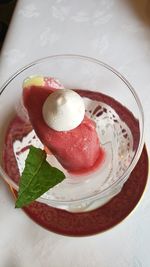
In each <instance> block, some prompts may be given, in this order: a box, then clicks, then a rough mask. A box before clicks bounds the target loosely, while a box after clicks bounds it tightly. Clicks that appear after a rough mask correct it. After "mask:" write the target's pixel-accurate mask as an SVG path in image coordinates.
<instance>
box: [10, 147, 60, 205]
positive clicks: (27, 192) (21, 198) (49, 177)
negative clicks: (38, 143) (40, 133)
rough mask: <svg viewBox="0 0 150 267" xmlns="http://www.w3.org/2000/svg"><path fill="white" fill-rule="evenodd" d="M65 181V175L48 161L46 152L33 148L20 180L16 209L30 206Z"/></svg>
mask: <svg viewBox="0 0 150 267" xmlns="http://www.w3.org/2000/svg"><path fill="white" fill-rule="evenodd" d="M64 179H65V175H64V173H63V172H62V171H60V170H59V169H57V168H55V167H52V166H51V165H50V164H49V163H48V162H47V161H46V152H45V151H44V150H42V149H40V148H36V147H34V146H31V147H30V151H29V154H28V156H27V159H26V162H25V168H24V171H23V173H22V176H21V178H20V183H19V191H18V198H17V200H16V205H15V207H16V208H22V207H24V206H26V205H28V204H30V203H31V202H33V201H34V200H36V199H37V198H39V197H40V196H41V195H43V194H44V193H45V192H47V191H48V190H49V189H50V188H52V187H54V186H55V185H57V184H58V183H61V182H62V181H63V180H64Z"/></svg>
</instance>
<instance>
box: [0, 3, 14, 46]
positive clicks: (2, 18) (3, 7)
mask: <svg viewBox="0 0 150 267" xmlns="http://www.w3.org/2000/svg"><path fill="white" fill-rule="evenodd" d="M16 2H17V1H16V0H0V49H1V47H2V44H3V41H4V39H5V35H6V32H7V29H8V26H9V23H10V20H11V17H12V13H13V10H14V8H15V5H16Z"/></svg>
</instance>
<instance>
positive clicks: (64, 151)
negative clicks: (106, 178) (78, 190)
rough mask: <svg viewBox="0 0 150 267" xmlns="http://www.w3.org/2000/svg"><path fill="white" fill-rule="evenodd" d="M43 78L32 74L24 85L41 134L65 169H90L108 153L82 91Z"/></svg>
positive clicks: (26, 101)
mask: <svg viewBox="0 0 150 267" xmlns="http://www.w3.org/2000/svg"><path fill="white" fill-rule="evenodd" d="M43 80H44V79H43ZM43 80H42V79H40V83H38V82H36V79H35V78H34V81H33V80H32V78H31V82H30V81H29V80H27V82H26V81H25V82H24V86H23V87H24V89H23V102H24V106H25V108H26V109H27V111H28V115H29V119H30V122H31V124H32V126H33V128H34V130H35V132H36V134H37V136H38V137H39V139H40V140H41V142H42V143H43V144H44V145H45V146H46V147H47V148H48V149H49V150H50V151H51V152H52V154H53V155H54V156H55V157H56V158H57V159H58V161H59V162H60V163H61V165H62V166H63V167H64V168H65V169H67V170H68V171H70V172H79V173H82V172H86V171H89V170H90V169H91V168H93V166H94V165H95V164H96V163H97V161H99V163H100V162H101V160H103V156H104V151H103V150H102V148H101V146H100V142H99V138H98V135H97V132H96V125H95V122H93V121H92V120H91V119H90V118H88V117H87V116H85V115H84V113H85V108H84V103H83V100H82V98H81V97H80V96H79V94H77V93H76V92H74V91H72V90H66V89H56V88H54V87H52V86H47V85H45V84H44V83H43ZM38 81H39V78H38ZM34 83H35V84H34ZM62 88H63V86H62Z"/></svg>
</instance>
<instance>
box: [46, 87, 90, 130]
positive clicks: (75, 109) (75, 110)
mask: <svg viewBox="0 0 150 267" xmlns="http://www.w3.org/2000/svg"><path fill="white" fill-rule="evenodd" d="M84 115H85V106H84V101H83V99H82V97H80V95H79V94H77V93H76V92H74V91H73V90H70V89H58V90H56V91H55V92H53V93H51V94H50V95H49V96H48V97H47V99H46V101H45V103H44V105H43V118H44V121H45V123H46V124H47V125H48V126H49V127H50V128H52V129H54V130H56V131H69V130H72V129H74V128H76V127H77V126H78V125H79V124H80V123H81V122H82V120H83V118H84Z"/></svg>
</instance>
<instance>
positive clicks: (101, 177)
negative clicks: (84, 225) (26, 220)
mask: <svg viewBox="0 0 150 267" xmlns="http://www.w3.org/2000/svg"><path fill="white" fill-rule="evenodd" d="M35 75H36V76H39V77H54V78H55V79H56V80H54V83H55V81H56V84H54V87H55V88H56V89H58V88H60V87H61V85H60V83H61V84H63V86H64V88H67V89H72V90H75V91H76V92H77V93H78V94H79V95H80V96H81V97H82V98H83V100H84V105H85V114H86V116H87V117H88V118H89V119H90V120H92V121H94V123H95V125H96V132H97V136H98V139H99V144H100V147H101V149H102V150H101V151H103V156H102V154H101V157H100V158H99V159H98V160H97V161H96V162H95V164H94V165H93V166H92V167H91V168H90V169H88V170H87V171H82V170H81V171H79V172H74V171H68V170H67V169H66V168H64V167H63V166H62V164H61V163H60V162H59V160H58V159H57V158H56V157H55V156H54V155H53V154H52V153H49V152H48V154H47V161H48V162H49V163H50V164H51V165H52V166H55V167H57V168H58V169H60V170H62V171H63V172H64V174H65V176H66V179H65V180H64V181H63V182H61V183H60V184H58V185H56V186H55V187H53V188H51V189H50V190H48V191H47V192H46V193H44V194H43V195H42V196H41V197H40V198H38V199H37V201H39V202H43V203H45V204H47V205H49V206H52V207H56V208H60V209H65V210H68V211H71V212H85V211H88V210H92V209H95V208H97V207H100V206H102V205H103V204H105V203H106V202H108V201H109V200H110V199H111V198H112V197H113V196H115V195H116V194H118V193H119V192H120V191H121V189H122V187H123V185H124V183H125V182H126V181H127V179H128V178H129V176H130V174H131V172H132V170H133V169H134V167H135V166H136V164H137V162H138V159H139V158H140V155H141V152H142V149H143V128H144V119H143V110H142V106H141V103H140V100H139V98H138V96H137V94H136V93H135V91H134V89H133V88H132V86H131V85H130V84H129V82H128V81H127V80H126V79H125V78H124V77H123V76H122V75H121V74H120V73H118V72H117V71H116V70H114V69H113V68H111V67H110V66H108V65H107V64H105V63H103V62H100V61H98V60H96V59H92V58H88V57H84V56H78V55H56V56H50V57H47V58H43V59H40V60H37V61H36V62H33V63H31V64H29V65H27V66H25V67H24V68H22V69H21V70H19V71H18V72H17V73H15V74H14V75H13V76H12V77H11V78H10V79H9V80H8V81H7V82H6V83H5V84H4V85H3V86H2V88H1V92H0V108H1V112H0V136H1V138H0V148H1V151H2V153H1V155H0V163H1V167H0V175H1V176H2V177H3V178H4V180H5V181H6V182H7V183H8V184H9V185H10V187H11V188H13V189H14V190H16V191H18V181H19V176H20V175H21V174H22V171H23V169H24V166H25V160H26V157H27V154H28V151H29V150H28V148H29V146H30V145H34V146H36V147H40V148H43V144H42V142H41V141H40V140H39V138H38V137H37V135H36V134H35V131H34V127H32V126H31V124H30V120H29V119H28V114H27V112H26V111H25V109H24V106H23V103H22V91H23V89H22V84H23V81H24V80H25V79H26V78H27V77H29V76H35ZM44 79H45V81H46V82H47V81H48V78H44ZM57 79H58V80H59V82H60V83H59V82H58V81H57ZM47 84H48V83H47ZM36 108H37V109H38V108H39V107H38V105H37V106H36ZM89 135H90V134H89ZM89 138H90V137H89ZM92 142H93V140H92V135H91V146H92ZM58 145H60V146H61V142H60V144H59V142H58ZM75 145H76V146H77V145H78V144H77V143H76V144H75ZM86 149H87V153H88V147H87V148H86ZM73 153H74V152H72V155H73ZM80 153H82V151H81V149H80V148H79V149H78V147H77V150H76V155H75V156H76V158H77V160H78V159H79V157H80ZM72 155H71V153H70V157H71V156H72ZM89 157H90V155H89ZM82 160H83V159H82ZM85 161H86V159H85ZM87 164H88V162H87Z"/></svg>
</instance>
